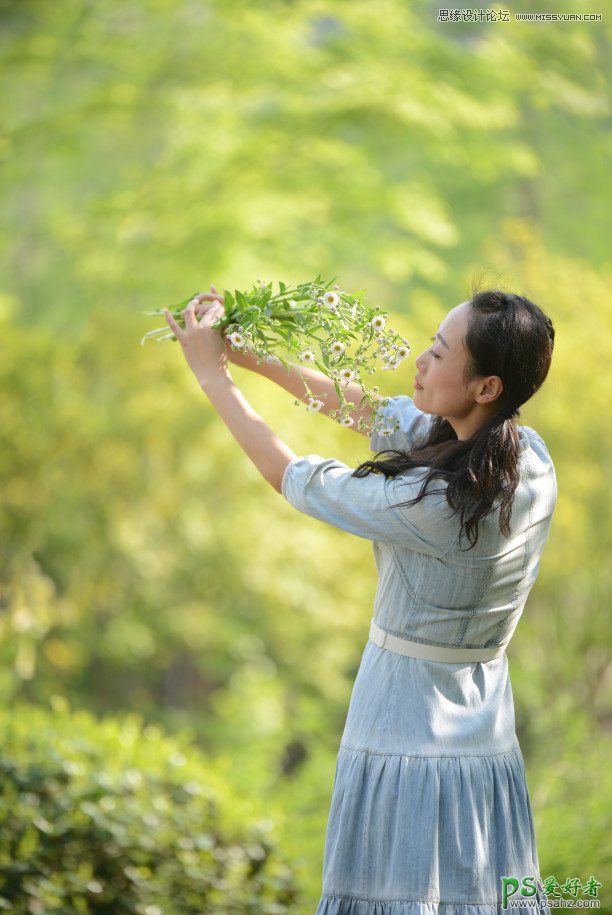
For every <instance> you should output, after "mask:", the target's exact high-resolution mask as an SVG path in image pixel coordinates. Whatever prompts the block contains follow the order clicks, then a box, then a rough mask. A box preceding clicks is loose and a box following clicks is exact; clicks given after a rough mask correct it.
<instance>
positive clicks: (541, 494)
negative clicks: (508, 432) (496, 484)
mask: <svg viewBox="0 0 612 915" xmlns="http://www.w3.org/2000/svg"><path fill="white" fill-rule="evenodd" d="M518 432H519V467H520V480H521V483H522V484H523V487H524V488H525V489H526V491H527V492H526V495H527V496H528V498H529V500H530V502H533V500H534V499H535V500H536V501H538V499H539V501H541V502H543V503H546V505H547V510H548V511H549V512H551V513H552V511H553V510H554V506H555V503H556V499H557V479H556V475H555V467H554V464H553V461H552V458H551V456H550V452H549V450H548V448H547V446H546V442H545V441H544V439H543V438H542V436H541V435H540V434H539V433H538V432H536V430H535V429H532V428H531V427H530V426H519V427H518Z"/></svg>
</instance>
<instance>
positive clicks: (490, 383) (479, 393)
mask: <svg viewBox="0 0 612 915" xmlns="http://www.w3.org/2000/svg"><path fill="white" fill-rule="evenodd" d="M503 390H504V383H503V381H502V380H501V378H500V377H499V375H485V377H484V378H479V379H478V387H477V388H476V393H475V394H474V400H475V401H476V403H482V404H486V403H492V402H493V401H494V400H497V398H498V397H499V395H500V394H501V393H502V391H503Z"/></svg>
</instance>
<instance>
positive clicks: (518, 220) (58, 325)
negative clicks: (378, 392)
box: [0, 0, 612, 913]
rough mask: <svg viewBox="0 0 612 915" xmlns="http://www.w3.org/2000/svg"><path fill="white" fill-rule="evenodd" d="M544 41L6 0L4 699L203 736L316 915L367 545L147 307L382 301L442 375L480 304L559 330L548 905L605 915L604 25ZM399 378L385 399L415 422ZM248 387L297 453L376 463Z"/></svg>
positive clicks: (188, 5)
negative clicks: (456, 325)
mask: <svg viewBox="0 0 612 915" xmlns="http://www.w3.org/2000/svg"><path fill="white" fill-rule="evenodd" d="M537 8H538V9H539V10H541V11H557V12H560V11H566V12H587V13H588V12H598V11H600V10H599V8H597V7H596V6H594V5H593V4H592V3H591V2H586V0H585V2H583V0H572V2H571V3H569V2H568V3H565V2H561V0H555V2H554V3H552V2H551V3H549V2H548V0H546V2H539V3H538V5H537ZM601 9H602V11H603V8H601ZM530 10H531V6H530V5H529V4H528V3H527V2H525V3H521V2H517V3H515V4H513V6H512V7H511V8H510V12H511V15H510V21H509V22H493V23H486V22H484V23H470V24H467V23H453V24H443V23H438V22H437V14H438V6H435V5H434V4H432V3H429V2H425V0H418V2H415V3H411V4H407V3H404V2H401V0H380V2H377V3H376V4H373V3H369V2H365V0H355V2H352V3H350V4H334V3H331V2H329V0H314V2H313V0H308V2H306V0H293V2H290V0H276V2H275V0H263V2H259V3H257V2H255V3H254V2H246V0H230V2H227V3H226V2H221V0H207V2H200V0H139V2H135V0H131V2H125V0H123V2H120V0H96V2H95V3H91V2H87V0H64V2H62V3H61V4H57V3H51V2H47V0H24V2H23V3H20V4H15V3H11V2H9V0H0V25H1V26H2V28H1V30H0V58H1V62H2V66H3V72H4V74H5V94H4V98H3V101H2V117H1V123H2V135H1V139H0V155H1V157H2V159H1V174H0V190H1V194H2V201H3V206H2V208H1V209H0V233H1V236H2V254H1V262H0V263H1V271H0V276H1V279H0V334H1V338H0V339H1V341H2V343H1V346H2V354H1V358H0V423H1V426H2V429H3V444H2V448H1V449H0V482H1V485H0V506H1V510H0V541H1V543H2V570H1V571H2V578H1V582H0V587H1V589H2V590H1V593H0V601H1V604H0V607H1V610H2V614H1V620H0V625H1V627H2V628H1V632H0V660H1V664H0V699H1V700H2V704H3V706H4V707H9V708H10V707H11V706H13V705H14V704H15V703H17V702H18V701H19V703H24V702H25V703H30V704H33V705H36V706H40V707H43V706H44V707H47V708H49V697H66V698H67V699H68V701H69V702H70V703H71V705H72V706H73V707H74V708H77V709H78V708H86V709H88V710H90V711H91V712H92V713H94V714H95V715H99V716H101V715H109V714H115V715H117V716H119V717H120V716H123V715H125V714H126V713H128V712H135V713H138V714H140V715H142V717H143V720H144V721H146V722H148V723H149V724H151V725H153V724H155V725H158V726H162V727H163V728H165V729H167V730H168V731H169V732H171V733H173V732H176V731H178V730H179V729H182V728H184V727H188V728H189V729H190V731H191V733H192V734H193V742H194V744H195V745H196V746H197V747H199V749H200V750H201V752H202V754H203V756H204V759H205V766H206V767H207V769H208V771H209V772H210V773H211V776H210V777H211V780H212V779H214V782H215V785H216V786H221V785H226V791H227V804H228V805H229V806H230V807H231V811H232V812H233V814H234V815H235V817H236V818H237V820H239V819H240V817H241V816H242V811H243V810H244V815H245V816H246V815H247V813H246V811H247V808H248V815H249V816H251V815H253V816H256V815H258V814H259V813H261V815H264V814H265V815H266V816H270V817H271V818H272V819H273V821H274V823H275V826H276V828H277V829H278V831H279V835H280V837H281V845H282V848H283V852H284V853H286V854H287V855H288V856H289V859H290V861H291V864H292V867H293V869H294V871H295V874H296V876H297V879H298V881H299V884H300V887H301V900H302V901H301V902H300V905H299V907H298V909H296V911H299V912H300V913H302V912H303V913H306V912H309V911H313V909H314V906H315V905H316V901H317V899H318V895H319V892H320V875H321V867H322V856H323V841H324V831H325V824H326V819H327V811H328V806H329V801H330V798H331V790H332V783H333V772H334V762H335V755H336V752H337V746H338V742H339V738H340V734H341V731H342V728H343V725H344V719H345V714H346V709H347V705H348V699H349V695H350V689H351V685H352V681H353V678H354V676H355V673H356V671H357V667H358V664H359V659H360V656H361V652H362V650H363V646H364V644H365V641H366V638H367V627H368V624H369V619H370V616H371V606H372V600H373V596H374V590H375V567H374V563H373V560H372V556H371V549H370V544H369V543H367V542H366V541H360V540H359V539H357V538H351V539H349V535H347V534H344V533H343V532H340V531H337V530H334V529H332V528H328V527H327V526H325V525H322V524H320V523H319V522H316V521H314V520H313V519H309V518H307V517H306V516H303V515H299V514H298V513H296V512H295V510H294V509H292V508H291V506H289V505H288V504H287V503H286V502H285V501H284V500H282V498H280V497H279V496H278V494H276V493H275V492H274V491H272V490H271V489H270V487H269V486H268V485H267V484H266V483H265V481H264V480H263V479H262V478H261V477H260V476H259V474H258V472H257V471H256V470H255V468H254V467H253V466H252V465H251V464H250V462H249V461H248V459H247V458H246V456H245V455H244V454H243V452H242V451H241V450H240V449H239V447H238V446H237V445H236V443H235V441H234V440H233V439H232V437H231V435H230V434H229V432H228V431H227V430H226V429H225V427H224V425H223V424H222V423H221V422H220V420H219V419H218V418H217V416H216V414H215V413H214V411H213V410H212V409H211V407H210V406H209V405H208V403H207V401H206V398H205V397H204V396H203V395H202V393H201V391H200V390H199V389H198V387H197V384H196V383H195V380H194V379H193V378H192V377H191V375H190V374H189V373H188V370H187V368H186V366H185V365H184V363H183V362H182V358H181V355H180V352H179V351H178V348H177V347H175V346H174V345H171V344H164V345H161V346H157V345H156V344H150V345H149V346H145V347H140V346H139V340H140V337H141V336H142V334H143V333H144V332H145V331H147V330H150V329H151V328H152V326H154V325H153V324H152V321H151V319H150V318H146V317H144V316H143V314H142V312H143V311H145V310H150V309H152V308H156V307H161V306H163V305H167V304H169V303H172V302H176V301H179V300H181V299H182V298H185V297H186V296H187V295H189V294H191V292H193V291H195V290H199V289H205V288H208V286H209V284H210V283H211V282H214V283H215V284H216V285H217V286H218V287H219V288H221V287H228V288H248V287H250V285H251V284H252V282H253V281H254V280H255V279H256V278H263V279H266V280H269V279H283V280H285V281H287V282H301V281H305V280H308V279H310V278H313V277H314V276H316V275H317V274H319V273H320V274H321V275H323V276H328V277H331V276H337V277H338V282H340V283H341V284H342V285H343V287H344V288H346V289H348V290H349V291H357V290H360V289H366V290H367V296H368V299H369V300H370V301H373V302H379V303H381V304H383V305H384V307H385V308H387V309H389V311H390V312H391V313H392V315H393V321H394V323H395V324H396V326H397V327H398V328H399V329H400V330H401V332H402V333H404V334H405V335H406V336H407V337H408V339H409V340H410V341H411V343H412V345H413V350H414V352H415V354H416V353H418V352H420V351H421V350H422V349H423V348H424V347H425V345H426V341H427V340H428V339H429V337H430V336H431V333H432V332H433V331H432V329H435V326H437V323H438V322H439V321H440V319H441V317H442V316H443V315H444V314H445V312H446V311H447V310H448V309H449V308H450V307H452V306H453V305H455V304H457V303H458V302H460V301H463V300H464V299H465V298H467V297H468V295H469V293H470V289H471V282H472V280H473V279H477V280H481V281H482V283H483V285H489V284H501V285H503V286H504V287H505V288H508V289H511V290H514V291H517V292H524V293H525V294H526V295H528V296H529V297H530V298H532V299H533V300H534V301H535V302H537V303H538V304H540V305H541V306H542V307H543V308H544V310H545V311H547V313H549V314H550V316H551V317H552V319H553V321H554V323H555V327H556V330H557V342H556V349H555V359H554V365H553V369H552V371H551V375H550V377H549V380H548V382H547V384H546V385H545V386H544V388H543V389H542V391H541V392H539V394H538V395H537V396H536V398H534V400H533V402H531V403H530V404H529V405H528V406H527V407H526V408H524V410H523V412H522V421H523V422H525V423H526V424H528V425H531V426H534V427H535V428H537V429H538V431H539V432H540V433H541V434H542V436H543V437H544V439H545V440H546V442H547V444H548V446H549V449H550V451H551V454H552V456H553V459H554V461H555V464H556V468H557V476H558V483H559V502H558V509H557V513H556V517H555V520H554V524H553V528H552V532H551V536H550V540H549V543H548V545H547V550H546V552H545V554H544V557H543V561H542V566H541V571H540V576H539V578H538V581H537V583H536V585H535V587H534V589H533V591H532V595H531V597H530V600H529V602H528V604H527V607H526V610H525V613H524V616H523V618H522V620H521V623H520V625H519V628H518V630H517V633H516V634H515V636H514V638H513V641H512V645H511V647H510V650H509V659H510V668H511V675H512V683H513V690H514V697H515V703H516V711H517V731H518V734H519V739H520V742H521V746H522V748H523V753H524V756H525V761H526V769H527V778H528V783H529V786H530V791H531V795H532V802H533V807H534V816H535V820H536V834H537V838H538V848H539V854H540V864H541V872H542V875H543V876H544V877H546V876H548V875H549V874H554V875H555V876H556V877H557V879H558V880H559V882H563V880H565V879H566V878H567V877H571V876H578V877H579V878H580V879H581V880H582V881H583V882H584V881H586V880H587V878H588V877H589V876H590V875H591V874H594V875H595V876H596V877H597V879H598V880H599V881H600V882H602V883H603V888H602V890H601V891H600V898H601V900H602V910H603V911H612V895H611V887H612V856H611V854H610V844H609V841H607V840H608V837H609V833H610V825H611V824H610V818H609V811H610V809H611V803H612V775H611V773H610V767H609V756H610V751H611V749H612V743H611V739H610V737H611V732H612V707H611V703H610V698H611V692H612V662H611V658H610V632H611V629H612V624H611V622H610V613H609V608H610V605H611V603H610V598H611V595H610V590H611V589H610V562H609V549H610V517H611V514H610V505H609V501H610V496H609V493H610V486H609V479H610V471H611V467H610V424H609V422H608V421H607V417H608V410H609V404H610V398H611V395H612V391H611V386H610V373H609V365H610V359H611V356H612V352H611V349H612V335H611V334H610V325H609V312H610V300H611V292H612V263H611V261H610V253H609V252H610V247H609V239H610V223H609V213H610V205H611V202H612V199H611V198H612V193H611V192H612V175H611V172H610V167H609V164H610V157H611V154H612V132H611V131H610V123H611V121H610V118H611V107H610V84H611V80H610V67H611V65H612V54H611V40H610V39H611V34H610V29H611V21H612V19H611V17H610V16H609V15H607V17H606V13H605V12H604V21H603V22H580V23H577V22H574V23H550V22H549V23H526V22H517V21H514V19H513V13H514V12H517V11H530ZM404 366H405V367H404V368H403V369H400V370H399V371H397V372H395V373H385V374H382V373H381V378H380V379H375V383H378V384H379V385H380V386H381V389H382V391H383V392H384V393H388V394H395V393H402V392H405V393H410V392H411V390H412V385H411V382H412V375H413V372H412V368H411V366H409V365H408V363H405V364H404ZM232 373H233V375H234V377H235V379H236V381H237V382H238V383H239V385H240V386H241V389H242V390H243V392H244V393H245V395H246V396H247V399H248V400H249V401H250V402H251V404H252V405H253V406H254V407H255V409H257V410H258V411H259V412H260V413H261V415H262V416H263V417H264V419H265V420H266V421H267V422H269V423H270V424H271V425H272V427H273V428H274V429H275V431H276V432H277V433H278V434H279V435H280V436H281V437H282V438H283V439H284V440H285V441H287V442H288V443H289V444H290V445H291V447H292V448H293V449H294V450H295V451H296V453H310V452H315V453H318V454H321V455H334V456H337V457H340V458H341V459H342V460H345V461H346V462H347V463H349V464H353V465H355V464H356V463H357V462H358V461H359V460H362V459H364V457H365V456H366V455H367V440H366V439H365V438H364V437H363V436H359V435H355V434H354V433H351V432H350V431H347V430H345V429H341V428H339V427H338V426H337V425H334V424H333V423H332V422H331V421H330V420H329V419H328V418H323V417H321V416H315V415H307V414H306V413H305V410H304V409H303V408H300V409H298V408H297V407H295V406H294V405H293V403H292V400H293V399H292V398H291V396H290V395H288V394H286V392H284V391H281V390H280V389H278V388H276V389H272V387H271V385H270V383H269V382H267V381H265V380H263V379H261V378H259V377H256V376H253V375H250V374H248V373H246V372H244V371H243V370H241V369H237V368H236V369H234V370H233V372H232ZM20 714H23V712H20ZM220 790H222V789H220ZM241 804H242V805H243V808H241V806H240V805H241Z"/></svg>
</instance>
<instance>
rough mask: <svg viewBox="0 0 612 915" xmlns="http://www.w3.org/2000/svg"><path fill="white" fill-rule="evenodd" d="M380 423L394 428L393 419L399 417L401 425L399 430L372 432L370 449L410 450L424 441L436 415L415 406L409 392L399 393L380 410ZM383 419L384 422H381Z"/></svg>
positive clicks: (375, 450)
mask: <svg viewBox="0 0 612 915" xmlns="http://www.w3.org/2000/svg"><path fill="white" fill-rule="evenodd" d="M378 415H379V420H378V423H379V424H380V425H382V424H383V423H384V424H386V426H388V427H389V428H393V421H394V420H395V419H399V423H400V427H399V429H398V430H397V431H394V432H388V433H387V434H384V432H382V431H381V432H372V434H371V435H370V451H374V452H377V451H383V450H384V449H385V448H396V449H398V450H403V451H408V450H409V449H410V448H412V447H414V445H416V444H417V443H418V442H419V441H422V440H423V439H424V438H425V436H426V434H427V432H428V431H429V427H430V425H431V423H432V421H433V419H434V417H433V416H432V415H431V414H429V413H423V412H422V411H421V410H419V409H417V407H415V405H414V403H413V401H412V398H411V397H408V395H407V394H397V395H396V396H395V397H390V398H389V403H388V404H387V406H386V407H382V408H381V410H380V411H379V414H378ZM381 420H382V422H381Z"/></svg>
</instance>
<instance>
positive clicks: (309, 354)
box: [300, 349, 315, 362]
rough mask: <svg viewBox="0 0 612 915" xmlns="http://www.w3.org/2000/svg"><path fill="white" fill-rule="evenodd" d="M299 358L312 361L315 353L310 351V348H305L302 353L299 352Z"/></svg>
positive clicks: (303, 360)
mask: <svg viewBox="0 0 612 915" xmlns="http://www.w3.org/2000/svg"><path fill="white" fill-rule="evenodd" d="M300 359H301V360H302V362H314V361H315V354H314V353H313V352H312V350H309V349H306V350H304V352H303V353H300Z"/></svg>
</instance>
